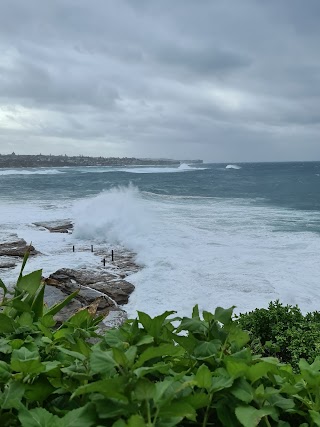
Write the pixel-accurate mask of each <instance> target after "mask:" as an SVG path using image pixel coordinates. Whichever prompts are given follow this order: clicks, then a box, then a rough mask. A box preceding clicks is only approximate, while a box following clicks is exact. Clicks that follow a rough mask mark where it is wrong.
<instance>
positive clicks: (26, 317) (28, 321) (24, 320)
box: [17, 311, 33, 326]
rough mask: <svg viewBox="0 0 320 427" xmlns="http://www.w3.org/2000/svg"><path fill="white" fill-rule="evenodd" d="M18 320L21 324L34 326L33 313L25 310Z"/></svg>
mask: <svg viewBox="0 0 320 427" xmlns="http://www.w3.org/2000/svg"><path fill="white" fill-rule="evenodd" d="M17 322H18V323H19V325H20V326H33V316H32V314H31V313H29V312H27V311H25V312H23V313H22V314H21V315H20V316H19V318H18V319H17Z"/></svg>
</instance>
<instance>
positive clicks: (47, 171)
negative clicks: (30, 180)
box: [0, 169, 64, 175]
mask: <svg viewBox="0 0 320 427" xmlns="http://www.w3.org/2000/svg"><path fill="white" fill-rule="evenodd" d="M60 173H64V172H62V171H59V170H57V169H33V170H30V169H5V170H0V175H57V174H60Z"/></svg>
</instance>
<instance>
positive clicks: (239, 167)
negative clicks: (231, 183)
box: [226, 165, 241, 169]
mask: <svg viewBox="0 0 320 427" xmlns="http://www.w3.org/2000/svg"><path fill="white" fill-rule="evenodd" d="M226 169H241V166H238V165H227V166H226Z"/></svg>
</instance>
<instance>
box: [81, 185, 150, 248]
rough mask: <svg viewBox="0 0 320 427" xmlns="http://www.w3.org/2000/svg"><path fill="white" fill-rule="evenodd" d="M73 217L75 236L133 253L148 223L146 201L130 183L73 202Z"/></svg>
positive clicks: (145, 231)
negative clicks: (124, 248)
mask: <svg viewBox="0 0 320 427" xmlns="http://www.w3.org/2000/svg"><path fill="white" fill-rule="evenodd" d="M73 216H74V221H75V227H74V236H75V237H76V238H79V239H88V240H90V239H91V240H94V241H97V242H100V243H103V242H105V243H108V244H111V245H112V244H116V245H117V244H120V245H123V246H125V247H126V248H127V249H130V250H132V251H134V252H139V251H140V250H141V249H142V247H141V245H142V242H143V240H144V238H145V236H146V235H147V234H148V232H149V231H150V227H151V223H152V218H151V213H150V212H148V207H147V202H146V201H145V200H143V199H142V198H141V195H140V193H139V190H138V189H137V188H136V187H134V186H133V185H129V186H128V187H116V188H112V189H110V190H108V191H104V192H102V193H100V194H99V195H97V196H95V197H91V198H87V199H84V200H81V201H78V202H76V203H75V205H74V208H73Z"/></svg>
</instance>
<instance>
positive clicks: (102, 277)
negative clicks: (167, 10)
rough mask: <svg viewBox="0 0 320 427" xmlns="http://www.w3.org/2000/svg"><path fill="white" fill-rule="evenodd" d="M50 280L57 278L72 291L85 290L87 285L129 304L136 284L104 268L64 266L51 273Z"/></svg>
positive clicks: (118, 302)
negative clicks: (82, 268)
mask: <svg viewBox="0 0 320 427" xmlns="http://www.w3.org/2000/svg"><path fill="white" fill-rule="evenodd" d="M48 280H51V281H52V280H55V281H57V282H58V283H59V285H60V286H63V287H64V288H65V289H67V290H68V291H69V292H70V293H71V292H74V291H75V290H76V289H79V286H81V292H85V289H84V288H85V287H87V288H90V289H91V291H92V290H95V291H98V292H99V293H100V294H101V293H102V294H105V295H107V296H108V297H110V298H112V299H113V300H114V301H115V302H116V303H117V304H127V302H128V299H129V295H130V294H131V293H132V292H133V291H134V286H133V285H132V284H131V283H129V282H127V281H126V280H123V279H121V278H119V277H117V276H116V275H113V274H111V273H108V272H105V271H104V270H101V269H100V270H96V271H90V270H87V269H85V270H72V269H68V268H63V269H61V270H58V271H56V272H55V273H53V274H51V275H50V277H49V279H48ZM48 283H49V284H50V282H48Z"/></svg>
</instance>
